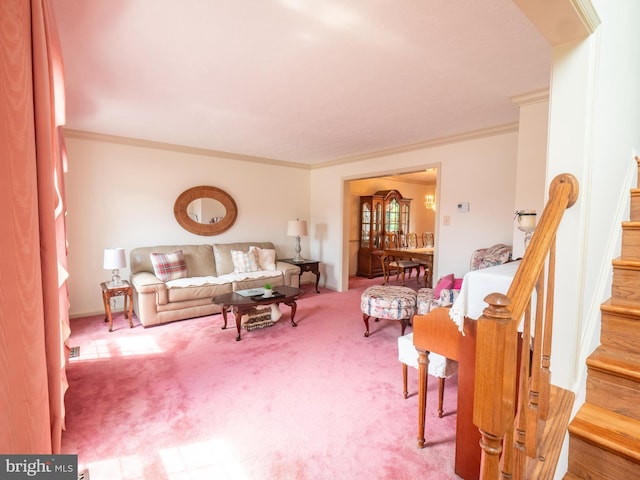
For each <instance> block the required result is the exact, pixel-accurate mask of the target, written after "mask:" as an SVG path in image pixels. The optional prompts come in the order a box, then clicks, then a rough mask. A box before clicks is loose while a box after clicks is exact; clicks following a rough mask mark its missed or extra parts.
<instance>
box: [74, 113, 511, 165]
mask: <svg viewBox="0 0 640 480" xmlns="http://www.w3.org/2000/svg"><path fill="white" fill-rule="evenodd" d="M63 131H64V136H65V138H77V139H81V140H93V141H98V142H107V143H117V144H120V145H130V146H134V147H140V148H155V149H160V150H166V151H172V152H179V153H189V154H194V155H203V156H207V157H215V158H226V159H229V160H240V161H244V162H253V163H262V164H266V165H277V166H283V167H292V168H300V169H304V170H314V169H319V168H326V167H332V166H336V165H342V164H347V163H353V162H359V161H362V160H369V159H373V158H379V157H385V156H389V155H397V154H400V153H406V152H412V151H415V150H421V149H424V148H432V147H437V146H442V145H447V144H452V143H460V142H466V141H469V140H475V139H478V138H484V137H492V136H495V135H503V134H506V133H513V132H517V131H518V123H517V122H515V123H509V124H506V125H500V126H497V127H491V128H483V129H480V130H474V131H471V132H467V133H462V134H459V135H451V136H448V137H441V138H437V139H434V140H429V141H426V142H421V143H416V144H412V145H405V146H402V147H397V148H390V149H387V150H380V151H377V152H371V153H365V154H362V155H354V156H350V157H344V158H340V159H336V160H331V161H328V162H322V163H317V164H314V165H308V164H304V163H296V162H287V161H283V160H277V159H273V158H267V157H256V156H251V155H242V154H237V153H230V152H223V151H219V150H209V149H206V148H198V147H190V146H186V145H176V144H173V143H164V142H156V141H151V140H142V139H138V138H132V137H123V136H119V135H108V134H104V133H96V132H87V131H83V130H74V129H70V128H64V129H63Z"/></svg>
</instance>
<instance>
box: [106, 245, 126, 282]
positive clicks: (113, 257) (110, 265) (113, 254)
mask: <svg viewBox="0 0 640 480" xmlns="http://www.w3.org/2000/svg"><path fill="white" fill-rule="evenodd" d="M126 266H127V259H126V257H125V254H124V248H105V250H104V263H103V267H104V269H105V270H111V274H112V277H111V282H110V283H109V287H110V288H113V287H120V286H122V280H121V279H120V269H121V268H125V267H126Z"/></svg>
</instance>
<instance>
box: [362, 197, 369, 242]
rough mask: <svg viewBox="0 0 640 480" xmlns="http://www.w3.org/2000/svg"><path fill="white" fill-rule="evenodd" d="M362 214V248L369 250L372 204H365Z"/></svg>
mask: <svg viewBox="0 0 640 480" xmlns="http://www.w3.org/2000/svg"><path fill="white" fill-rule="evenodd" d="M360 213H361V215H362V217H361V218H362V219H361V221H360V228H361V232H360V246H361V247H364V248H367V247H369V242H370V239H371V237H370V235H371V204H370V203H363V204H362V211H361V212H360Z"/></svg>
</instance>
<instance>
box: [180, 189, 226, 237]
mask: <svg viewBox="0 0 640 480" xmlns="http://www.w3.org/2000/svg"><path fill="white" fill-rule="evenodd" d="M173 214H174V215H175V217H176V220H177V221H178V223H179V224H180V225H181V226H182V227H183V228H184V229H185V230H187V231H189V232H191V233H195V234H196V235H218V234H219V233H222V232H225V231H227V230H228V229H229V228H231V226H232V225H233V224H234V223H235V221H236V217H237V216H238V207H237V206H236V202H234V201H233V198H231V196H230V195H229V194H228V193H227V192H225V191H224V190H221V189H219V188H216V187H207V186H200V187H193V188H190V189H188V190H185V191H184V192H182V193H181V194H180V196H179V197H178V198H177V200H176V203H175V204H174V205H173Z"/></svg>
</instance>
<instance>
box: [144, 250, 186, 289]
mask: <svg viewBox="0 0 640 480" xmlns="http://www.w3.org/2000/svg"><path fill="white" fill-rule="evenodd" d="M150 257H151V264H152V265H153V272H154V273H155V275H156V277H158V278H159V279H160V280H162V281H163V282H168V281H169V280H177V279H179V278H185V277H186V276H187V265H186V263H184V254H183V253H182V250H176V251H175V252H169V253H151V254H150Z"/></svg>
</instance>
